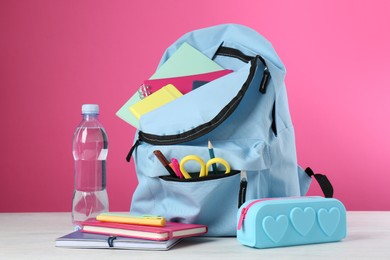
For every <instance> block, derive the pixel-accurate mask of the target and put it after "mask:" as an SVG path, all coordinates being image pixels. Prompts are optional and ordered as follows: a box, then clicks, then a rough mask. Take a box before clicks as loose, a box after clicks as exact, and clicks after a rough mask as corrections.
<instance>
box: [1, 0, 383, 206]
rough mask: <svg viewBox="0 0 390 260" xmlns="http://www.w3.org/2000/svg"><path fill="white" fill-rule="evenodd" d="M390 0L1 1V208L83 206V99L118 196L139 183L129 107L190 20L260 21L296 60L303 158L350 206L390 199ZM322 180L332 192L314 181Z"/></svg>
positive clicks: (289, 60)
mask: <svg viewBox="0 0 390 260" xmlns="http://www.w3.org/2000/svg"><path fill="white" fill-rule="evenodd" d="M389 10H390V2H389V1H386V0H383V1H376V0H370V1H368V0H367V1H339V0H331V1H325V0H324V1H310V0H306V1H305V0H298V1H288V0H286V1H262V0H261V1H259V0H254V1H245V0H243V1H229V0H223V1H219V0H218V1H210V0H197V1H191V2H190V1H180V0H177V1H175V0H164V1H151V0H142V1H97V0H91V1H86V0H81V1H80V0H63V1H62V0H61V1H53V0H36V1H29V0H18V1H11V0H8V1H1V2H0V87H1V94H0V101H1V102H0V113H1V114H0V116H1V127H0V134H1V135H0V136H1V138H2V139H3V140H2V142H1V143H2V146H1V150H2V151H1V159H0V160H1V161H0V162H1V164H0V165H1V168H0V171H1V175H0V176H1V182H0V185H1V189H0V211H2V212H14V211H70V209H71V198H72V192H73V158H72V153H71V140H72V135H73V131H74V128H75V126H76V125H77V124H78V123H79V121H80V119H81V116H80V108H81V104H83V103H91V102H96V103H99V104H100V106H101V111H102V112H101V117H100V118H101V121H102V122H103V124H104V126H105V128H106V130H107V132H108V135H109V154H108V166H107V167H108V193H109V197H110V209H111V210H113V211H119V210H120V211H127V210H128V209H129V205H130V200H131V196H132V192H133V190H134V187H135V186H136V184H137V181H136V178H135V173H134V165H133V164H132V163H130V164H129V163H127V162H126V161H125V156H126V154H127V152H128V150H129V148H130V146H131V143H132V141H133V136H134V129H133V128H132V127H131V126H130V125H128V124H127V123H125V122H124V121H122V120H121V119H119V118H118V117H116V115H115V113H116V111H117V110H118V109H119V108H120V107H121V106H122V104H123V103H124V102H125V101H127V99H128V98H129V97H130V96H131V95H132V93H133V92H134V91H135V89H136V88H137V86H138V85H139V84H140V82H141V81H142V80H144V79H146V78H148V77H149V76H150V75H151V74H152V73H153V72H154V70H155V68H156V66H157V63H158V61H159V60H160V58H161V56H162V54H163V51H164V50H165V48H166V47H168V45H170V44H171V43H172V42H173V41H175V40H176V39H177V38H178V37H180V36H181V35H182V34H184V33H186V32H188V31H191V30H194V29H198V28H202V27H207V26H211V25H216V24H220V23H230V22H232V23H240V24H244V25H247V26H249V27H252V28H253V29H255V30H257V31H258V32H260V33H261V34H263V35H264V36H265V37H266V38H267V39H268V40H270V41H271V42H272V43H273V45H274V47H275V49H276V51H277V52H278V54H279V56H280V57H281V59H282V60H283V62H284V63H285V65H286V67H287V71H288V73H287V78H286V84H287V90H288V94H289V103H290V109H291V114H292V118H293V122H294V125H295V129H296V137H297V149H298V159H299V163H300V164H301V165H302V166H304V167H305V166H311V167H312V168H313V169H314V170H316V171H317V172H321V173H326V174H327V175H328V177H329V178H330V179H331V181H332V182H333V185H334V187H335V197H336V198H338V199H340V200H341V201H342V202H344V204H345V205H346V207H347V209H348V210H390V189H389V185H390V167H389V166H390V163H389V162H390V148H389V147H390V137H389V136H390V135H389V133H390V123H389V122H390V117H389V112H390V77H389V76H390V47H389V46H390V34H389V25H390V15H389ZM309 194H320V192H319V190H318V187H317V186H316V185H313V186H312V187H311V189H310V192H309Z"/></svg>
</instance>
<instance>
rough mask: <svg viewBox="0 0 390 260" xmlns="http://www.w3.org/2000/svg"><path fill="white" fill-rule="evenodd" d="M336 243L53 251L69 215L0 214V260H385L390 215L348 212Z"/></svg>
mask: <svg viewBox="0 0 390 260" xmlns="http://www.w3.org/2000/svg"><path fill="white" fill-rule="evenodd" d="M347 223H348V227H347V238H346V239H344V240H343V241H341V242H336V243H326V244H315V245H304V246H293V247H284V248H272V249H253V248H249V247H245V246H242V245H240V244H239V243H238V242H237V240H236V238H235V237H224V238H216V237H198V238H187V239H185V240H183V241H182V242H181V243H179V244H178V245H176V246H175V247H173V248H172V249H171V250H169V251H136V250H115V249H73V248H57V247H55V246H54V243H55V239H56V238H57V237H60V236H63V235H65V234H67V233H70V232H71V231H72V225H71V215H70V213H0V259H2V260H3V259H28V260H32V259H40V260H42V259H71V260H77V259H84V260H90V259H94V260H95V259H137V260H139V259H154V260H164V259H169V260H172V259H182V260H191V259H196V260H204V259H214V260H218V259H223V260H226V259H243V260H246V259H256V260H258V259H319V258H327V259H375V260H377V259H390V212H348V215H347Z"/></svg>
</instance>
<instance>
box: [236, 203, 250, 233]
mask: <svg viewBox="0 0 390 260" xmlns="http://www.w3.org/2000/svg"><path fill="white" fill-rule="evenodd" d="M248 209H249V207H245V208H243V209H242V210H241V214H240V219H239V220H238V225H237V230H240V229H241V228H242V223H244V219H245V216H246V213H247V212H248Z"/></svg>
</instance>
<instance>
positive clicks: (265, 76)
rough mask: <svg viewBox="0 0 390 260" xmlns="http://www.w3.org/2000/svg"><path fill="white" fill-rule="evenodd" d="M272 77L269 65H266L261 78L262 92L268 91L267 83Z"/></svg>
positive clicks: (260, 89)
mask: <svg viewBox="0 0 390 260" xmlns="http://www.w3.org/2000/svg"><path fill="white" fill-rule="evenodd" d="M270 78H271V73H270V72H269V70H268V67H267V66H265V67H264V71H263V79H262V80H261V83H260V88H259V91H260V93H262V94H265V92H266V91H267V85H268V82H269V79H270Z"/></svg>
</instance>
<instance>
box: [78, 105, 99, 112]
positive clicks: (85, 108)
mask: <svg viewBox="0 0 390 260" xmlns="http://www.w3.org/2000/svg"><path fill="white" fill-rule="evenodd" d="M81 113H82V114H99V105H97V104H84V105H83V106H82V107H81Z"/></svg>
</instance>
